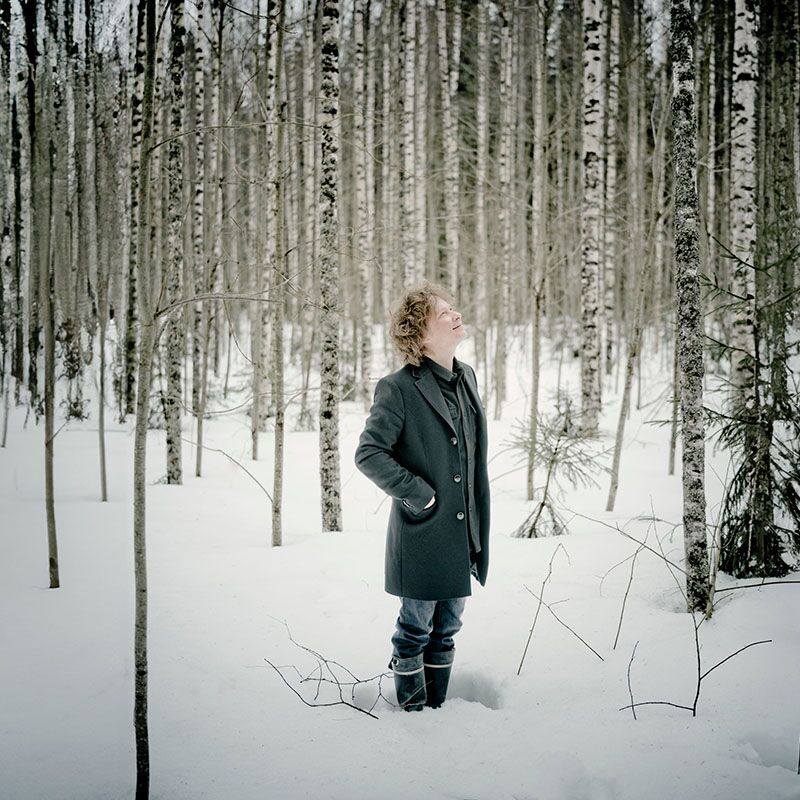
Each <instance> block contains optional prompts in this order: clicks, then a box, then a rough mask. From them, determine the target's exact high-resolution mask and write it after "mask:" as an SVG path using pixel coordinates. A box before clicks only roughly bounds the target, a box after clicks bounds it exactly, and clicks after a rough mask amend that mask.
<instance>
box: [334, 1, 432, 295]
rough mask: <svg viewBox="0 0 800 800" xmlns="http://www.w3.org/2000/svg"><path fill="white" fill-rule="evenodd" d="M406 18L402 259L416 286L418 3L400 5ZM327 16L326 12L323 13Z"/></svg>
mask: <svg viewBox="0 0 800 800" xmlns="http://www.w3.org/2000/svg"><path fill="white" fill-rule="evenodd" d="M400 9H401V14H404V15H405V16H404V17H402V19H403V23H402V24H403V29H402V36H403V40H402V58H403V62H402V63H403V91H402V96H401V97H402V109H403V110H402V114H401V120H402V122H401V125H402V128H401V136H402V138H401V140H400V145H401V148H402V150H401V152H402V156H401V158H402V163H401V173H400V224H401V227H400V258H401V259H402V264H403V280H402V283H403V285H405V286H409V285H411V284H413V283H416V282H417V281H418V280H419V278H420V276H421V272H420V261H419V260H420V258H421V257H422V256H423V254H422V253H417V251H416V247H415V245H416V237H417V233H416V231H417V226H418V225H419V217H418V209H417V204H416V197H417V195H416V182H417V181H418V180H420V176H418V175H417V174H416V171H415V167H416V160H415V158H414V142H415V138H414V89H415V87H416V84H417V80H418V78H417V74H416V48H417V0H406V2H405V3H402V4H401V6H400ZM323 13H324V12H323Z"/></svg>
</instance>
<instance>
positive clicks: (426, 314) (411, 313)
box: [389, 283, 453, 367]
mask: <svg viewBox="0 0 800 800" xmlns="http://www.w3.org/2000/svg"><path fill="white" fill-rule="evenodd" d="M437 297H441V298H442V300H444V301H446V302H447V303H452V302H453V298H452V297H451V296H450V294H449V293H448V291H447V290H446V289H445V288H444V287H443V286H440V285H439V284H437V283H424V284H422V285H421V286H414V287H413V288H411V289H409V290H408V291H407V292H406V293H405V294H404V295H403V296H402V297H401V298H400V300H398V301H397V302H396V303H395V304H394V306H393V308H392V317H391V323H390V325H389V336H390V337H391V339H392V342H393V343H394V346H395V348H396V349H397V351H398V353H400V357H401V358H402V359H403V361H404V363H406V364H413V365H414V366H417V367H418V366H419V365H420V363H422V349H423V345H422V340H423V339H424V338H425V330H426V327H427V324H428V319H429V318H430V316H431V314H432V313H433V310H434V308H435V307H436V298H437Z"/></svg>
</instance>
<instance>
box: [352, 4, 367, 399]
mask: <svg viewBox="0 0 800 800" xmlns="http://www.w3.org/2000/svg"><path fill="white" fill-rule="evenodd" d="M353 29H354V30H353V40H354V53H353V142H354V147H353V180H354V183H355V185H354V187H353V188H354V191H355V217H356V220H355V227H356V264H357V266H358V280H359V287H358V289H359V298H360V302H359V317H360V320H359V322H360V324H359V330H360V343H361V347H360V352H359V359H358V360H359V364H360V367H361V373H360V380H359V385H358V394H359V397H360V399H361V402H362V404H363V405H364V407H365V409H366V408H368V406H369V401H370V397H371V394H372V393H371V391H370V371H371V362H372V281H371V277H372V276H371V267H372V261H371V257H370V253H369V252H368V250H367V248H368V241H367V239H368V237H367V228H368V225H369V223H368V221H367V196H368V194H369V193H370V191H371V189H372V187H371V185H369V184H368V183H367V179H366V160H367V159H371V158H372V153H371V152H369V151H368V150H367V135H366V129H367V127H368V126H371V125H372V118H371V117H366V119H365V114H364V103H365V100H366V94H367V91H366V90H367V86H366V70H365V64H364V61H365V58H364V48H365V42H366V39H367V37H366V35H365V34H366V29H367V23H366V22H365V14H364V0H355V3H354V6H353Z"/></svg>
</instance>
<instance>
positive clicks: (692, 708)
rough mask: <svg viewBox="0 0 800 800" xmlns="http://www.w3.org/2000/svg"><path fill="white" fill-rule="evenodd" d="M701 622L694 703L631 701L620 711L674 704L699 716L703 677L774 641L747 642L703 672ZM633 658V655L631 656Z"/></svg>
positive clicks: (697, 645)
mask: <svg viewBox="0 0 800 800" xmlns="http://www.w3.org/2000/svg"><path fill="white" fill-rule="evenodd" d="M692 618H693V619H694V618H695V615H694V614H692ZM700 624H702V618H701V623H699V624H698V623H695V626H694V631H695V650H696V653H697V685H696V688H695V695H694V702H693V703H692V705H690V706H684V705H680V704H678V703H670V702H668V701H666V700H648V701H646V702H643V703H634V702H631V703H629V704H628V705H627V706H622V708H620V709H619V710H620V711H625V709H627V708H630V709H634V708H638V707H639V706H674V707H675V708H682V709H684V710H686V711H691V712H692V716H693V717H696V716H697V704H698V702H699V701H700V686H701V684H702V682H703V679H704V678H705V677H706V676H707V675H709V674H710V673H712V672H713V671H714V670H715V669H716V668H717V667H719V666H722V665H723V664H724V663H725V662H726V661H728V660H729V659H731V658H733V657H734V656H736V655H739V653H741V652H743V651H744V650H747V649H748V648H749V647H755V646H756V645H757V644H769V643H770V642H772V639H762V640H761V641H758V642H750V644H746V645H745V646H744V647H740V648H739V649H738V650H736V651H735V652H733V653H731V654H730V655H729V656H726V657H725V658H723V659H722V661H718V662H717V663H716V664H714V666H713V667H710V668H709V669H707V670H706V671H705V672H701V669H702V667H701V661H700V639H699V636H698V634H697V631H698V629H699V627H700ZM637 644H638V642H637ZM634 649H635V648H634ZM631 660H633V656H631ZM628 670H629V675H630V665H628ZM628 689H629V691H630V682H629V685H628ZM631 700H633V694H632V693H631Z"/></svg>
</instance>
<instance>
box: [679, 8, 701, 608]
mask: <svg viewBox="0 0 800 800" xmlns="http://www.w3.org/2000/svg"><path fill="white" fill-rule="evenodd" d="M671 9H672V19H671V51H672V68H673V78H672V80H673V90H674V93H673V100H672V121H673V128H674V141H673V164H674V168H675V277H676V292H677V314H678V331H679V336H678V358H679V371H680V381H681V420H682V425H681V436H682V443H683V536H684V546H685V549H686V573H687V577H686V589H687V596H688V602H689V608H690V609H694V610H700V611H702V610H705V609H706V605H707V600H708V573H709V570H708V553H707V546H706V497H705V479H704V478H705V476H704V472H705V432H704V426H703V326H702V313H701V303H700V276H699V270H700V251H699V248H698V207H697V188H696V187H697V152H696V144H695V139H696V136H697V116H696V111H695V100H694V57H693V51H694V35H695V23H694V16H693V12H692V6H691V3H690V2H688V0H672V4H671Z"/></svg>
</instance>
